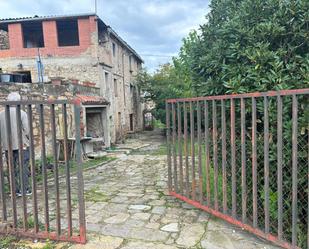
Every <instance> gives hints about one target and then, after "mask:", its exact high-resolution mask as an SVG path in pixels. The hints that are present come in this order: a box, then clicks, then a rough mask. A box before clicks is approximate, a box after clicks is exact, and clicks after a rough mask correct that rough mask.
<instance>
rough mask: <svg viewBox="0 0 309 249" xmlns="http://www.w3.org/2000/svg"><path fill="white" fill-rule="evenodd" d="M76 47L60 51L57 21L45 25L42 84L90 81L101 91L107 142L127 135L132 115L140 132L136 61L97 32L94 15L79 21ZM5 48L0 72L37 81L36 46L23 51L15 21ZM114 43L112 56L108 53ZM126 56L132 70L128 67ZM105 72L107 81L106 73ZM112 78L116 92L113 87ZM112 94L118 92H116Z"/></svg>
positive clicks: (106, 35)
mask: <svg viewBox="0 0 309 249" xmlns="http://www.w3.org/2000/svg"><path fill="white" fill-rule="evenodd" d="M78 26H79V39H80V45H79V46H70V47H59V46H58V43H57V39H56V38H57V33H56V31H57V30H56V21H54V20H50V21H44V22H43V33H44V45H45V47H44V48H40V55H41V59H42V63H43V67H44V82H48V81H50V79H51V78H54V77H62V78H65V79H78V80H79V81H81V82H91V83H94V84H95V85H96V86H97V87H99V88H100V89H101V91H100V94H101V96H103V97H105V98H106V99H107V100H108V101H109V102H110V106H109V107H108V114H107V115H108V118H109V126H110V127H109V128H110V136H111V142H112V143H115V142H116V141H117V140H120V139H121V140H122V139H123V138H124V137H125V135H126V133H128V132H129V131H130V116H131V115H133V124H134V125H133V131H138V130H141V129H142V127H143V126H142V120H143V117H142V109H143V104H142V103H141V102H140V96H139V94H138V89H137V87H136V86H134V84H133V83H134V77H135V75H136V74H137V72H138V70H139V69H140V67H141V62H140V61H139V59H138V58H136V56H135V55H134V54H132V52H131V51H130V50H129V49H128V47H126V46H125V45H124V44H123V43H122V42H121V41H119V40H118V39H117V37H115V36H113V35H111V34H109V33H108V31H107V30H105V31H104V32H105V33H102V32H101V31H100V32H101V33H100V32H99V29H98V25H97V20H96V17H94V16H90V17H89V18H81V19H79V20H78ZM9 34H10V35H12V36H10V43H11V44H12V46H11V48H10V49H9V50H2V51H0V68H2V70H3V72H25V71H28V72H29V71H30V72H31V78H32V82H38V70H37V55H38V50H37V49H36V48H23V44H22V29H21V24H20V23H15V24H9ZM113 43H114V44H115V45H116V53H115V55H114V54H113ZM130 58H131V66H130ZM106 72H107V73H108V80H107V81H106V78H105V73H106ZM114 79H115V80H116V89H115V84H114ZM116 90H117V93H116Z"/></svg>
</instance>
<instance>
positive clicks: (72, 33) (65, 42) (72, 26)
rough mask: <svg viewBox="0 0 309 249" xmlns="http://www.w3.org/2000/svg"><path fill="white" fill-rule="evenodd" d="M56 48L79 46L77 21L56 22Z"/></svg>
mask: <svg viewBox="0 0 309 249" xmlns="http://www.w3.org/2000/svg"><path fill="white" fill-rule="evenodd" d="M56 23H57V33H58V46H59V47H65V46H79V34H78V23H77V20H61V21H57V22H56Z"/></svg>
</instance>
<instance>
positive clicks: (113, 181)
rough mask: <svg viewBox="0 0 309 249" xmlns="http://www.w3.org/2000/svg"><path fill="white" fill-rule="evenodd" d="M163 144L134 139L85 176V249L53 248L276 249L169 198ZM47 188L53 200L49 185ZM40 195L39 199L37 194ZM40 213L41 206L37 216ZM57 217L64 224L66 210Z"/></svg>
mask: <svg viewBox="0 0 309 249" xmlns="http://www.w3.org/2000/svg"><path fill="white" fill-rule="evenodd" d="M163 142H164V138H163V137H162V135H161V133H160V132H148V133H142V134H139V135H136V137H135V138H131V139H128V140H127V141H126V143H125V144H124V145H122V146H119V149H121V151H122V152H126V153H120V154H115V155H114V156H115V157H117V160H114V161H112V162H109V163H107V164H105V165H102V166H100V167H97V168H95V169H92V170H89V171H86V172H84V181H85V201H86V220H87V239H88V243H87V244H86V245H70V244H63V243H61V244H58V245H57V248H71V249H116V248H117V249H118V248H121V249H148V248H149V249H150V248H151V249H176V248H196V249H200V248H206V249H219V248H225V249H227V248H231V249H233V248H237V249H242V248H243V249H257V248H260V249H262V248H275V247H273V246H271V245H269V243H267V242H265V241H262V240H259V239H258V238H256V237H255V236H253V235H250V234H248V233H246V232H245V231H242V230H241V229H239V228H236V227H233V226H231V225H229V224H227V223H225V222H223V221H221V220H219V219H216V218H214V217H211V216H209V215H208V214H207V213H205V212H203V211H200V210H198V209H195V208H194V207H192V206H190V205H188V204H186V203H183V202H181V201H178V200H177V199H175V198H173V197H170V196H168V193H167V183H166V180H167V168H166V156H165V155H164V153H165V151H164V149H162V147H161V146H162V144H163ZM49 185H50V186H49V189H50V194H51V195H52V194H53V193H54V191H53V182H52V181H51V182H50V184H49ZM76 186H77V183H76V177H75V178H74V177H73V178H72V192H73V198H72V202H73V208H74V210H73V219H74V220H73V224H74V227H78V225H77V224H78V220H77V218H78V209H77V198H76V191H77V187H76ZM60 191H61V196H62V198H61V207H65V205H66V198H64V196H65V181H64V179H62V180H61V181H60ZM74 193H75V194H74ZM38 194H39V196H40V199H42V192H41V189H39V193H38ZM50 198H51V201H50V205H49V207H50V212H51V214H50V218H51V219H52V221H51V226H52V227H55V215H53V214H52V213H53V212H54V211H55V202H54V200H52V199H53V198H52V197H50ZM29 201H30V200H29ZM20 205H21V203H20V200H19V206H20ZM42 211H43V209H42V206H41V205H40V212H41V213H42ZM29 212H31V208H30V207H29ZM61 213H62V216H63V218H65V208H63V209H62V211H61ZM39 218H40V221H41V222H43V216H42V215H40V216H39ZM65 227H66V225H65V219H62V228H65ZM28 244H29V243H27V245H28ZM40 245H44V244H42V243H35V244H31V243H30V246H31V247H32V248H39V247H40ZM23 248H26V247H23ZM42 248H44V247H42ZM48 248H49V247H48Z"/></svg>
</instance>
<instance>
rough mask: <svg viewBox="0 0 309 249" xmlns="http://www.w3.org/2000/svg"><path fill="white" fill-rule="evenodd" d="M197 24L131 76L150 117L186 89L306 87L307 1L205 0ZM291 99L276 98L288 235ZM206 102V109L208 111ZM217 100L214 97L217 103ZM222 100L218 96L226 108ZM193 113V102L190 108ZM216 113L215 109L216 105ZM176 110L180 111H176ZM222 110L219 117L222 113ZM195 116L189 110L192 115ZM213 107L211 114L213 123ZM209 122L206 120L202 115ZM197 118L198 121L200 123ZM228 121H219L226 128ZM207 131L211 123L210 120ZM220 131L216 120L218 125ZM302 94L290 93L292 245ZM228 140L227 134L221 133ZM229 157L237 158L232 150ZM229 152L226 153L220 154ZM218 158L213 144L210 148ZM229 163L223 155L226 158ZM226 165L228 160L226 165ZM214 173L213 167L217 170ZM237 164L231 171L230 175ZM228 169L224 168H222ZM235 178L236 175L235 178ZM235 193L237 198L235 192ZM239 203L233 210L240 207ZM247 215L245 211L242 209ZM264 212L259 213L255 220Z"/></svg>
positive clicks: (301, 187)
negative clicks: (171, 54)
mask: <svg viewBox="0 0 309 249" xmlns="http://www.w3.org/2000/svg"><path fill="white" fill-rule="evenodd" d="M210 8H211V11H210V13H209V14H208V15H207V17H206V19H207V21H205V24H203V25H201V27H200V29H199V30H196V31H192V32H191V33H190V35H189V36H188V37H187V38H185V39H184V41H183V45H182V47H181V50H180V53H179V56H178V57H176V58H174V59H173V62H172V64H168V65H163V66H161V67H160V68H159V69H158V70H157V71H156V72H155V73H154V74H153V75H149V74H147V73H146V72H145V71H144V72H142V73H141V74H140V75H139V77H138V78H137V82H138V84H140V86H141V87H142V89H144V90H145V91H146V92H147V93H148V95H147V96H146V98H148V99H151V100H153V101H154V102H155V104H156V111H155V113H154V115H155V117H156V118H157V119H159V120H161V121H162V122H163V123H164V122H165V100H166V99H168V98H180V97H191V96H208V95H223V94H232V93H248V92H257V91H259V92H264V91H269V90H283V89H300V88H308V87H309V1H307V0H298V1H278V0H257V1H251V0H237V1H235V0H212V1H211V4H210ZM250 102H251V101H249V102H248V103H246V106H247V108H246V114H245V123H246V134H245V137H246V139H247V146H246V147H247V151H246V165H247V172H248V175H247V182H248V186H250V188H248V210H251V209H252V189H251V186H252V175H251V174H250V172H251V170H252V169H251V167H252V164H251V161H252V158H251V154H252V151H251V144H250V140H251V130H252V107H251V103H250ZM291 103H292V100H291V98H290V97H285V98H283V134H282V139H283V165H282V167H283V195H284V196H283V198H284V200H283V220H284V227H283V230H284V231H283V232H284V235H285V237H284V238H285V239H286V240H288V241H290V240H291V213H292V212H291V210H292V207H291V199H292V191H291V190H292V156H291V155H292V104H291ZM263 104H264V103H263V100H262V101H257V121H258V124H257V144H258V148H257V150H258V155H259V158H258V162H257V163H258V165H257V167H258V188H259V190H258V192H259V197H258V202H259V203H258V205H259V212H261V213H262V212H263V205H264V192H263V185H264V179H263V177H264V173H263V167H264V164H263V160H264V153H263V141H264V127H263V122H264V105H263ZM211 106H212V105H211V103H210V111H209V113H210V116H211ZM217 106H218V108H220V103H218V105H217ZM229 108H230V106H229V103H228V101H227V102H226V110H229ZM193 110H194V111H195V113H196V107H194V109H193ZM268 111H269V127H270V131H269V133H270V136H269V146H270V148H269V162H270V172H269V175H270V183H271V186H270V223H271V224H270V226H271V232H272V233H276V231H277V230H276V229H277V212H278V204H277V201H278V200H277V196H278V193H277V142H278V137H277V103H276V99H275V98H273V99H269V108H268ZM218 113H219V111H218ZM182 117H183V113H182ZM236 117H237V119H236V127H237V130H236V132H237V133H238V134H237V137H236V141H235V142H236V146H237V148H238V150H239V148H240V145H241V141H240V137H239V138H238V135H239V130H240V123H239V122H240V121H239V118H238V117H240V105H239V103H236ZM229 119H230V117H229V113H228V112H227V113H226V120H229ZM194 120H195V122H196V114H195V116H194ZM219 120H220V115H219V114H218V123H219ZM210 123H211V122H210ZM203 126H204V124H202V129H204V127H203ZM229 130H230V126H229V124H227V131H228V132H229ZM209 131H210V134H212V129H211V128H210V130H209ZM218 131H219V132H220V127H218ZM308 133H309V98H308V97H307V96H299V97H298V154H297V155H298V196H297V197H298V203H297V204H298V225H297V232H298V245H299V246H300V247H305V243H306V236H308V235H307V233H306V231H307V229H306V227H307V226H308V224H307V223H308V192H307V189H308V179H307V174H308ZM227 142H228V144H227V148H228V149H229V148H230V144H229V143H230V141H229V140H228V141H227ZM237 155H238V156H237V165H238V166H239V165H240V164H241V161H240V154H237ZM228 159H230V155H228ZM218 160H219V161H220V160H222V159H221V157H220V151H219V152H218ZM227 163H229V162H227ZM228 166H229V165H228ZM219 173H220V172H219ZM240 173H241V172H239V171H238V172H237V174H238V177H239V174H240ZM228 177H229V176H228ZM237 185H238V186H239V185H240V182H239V181H238V180H237ZM237 198H238V199H237V201H241V195H238V197H237ZM240 211H241V210H240ZM248 218H249V219H251V217H248ZM263 220H264V217H259V222H260V223H259V226H260V227H263V226H264V224H263Z"/></svg>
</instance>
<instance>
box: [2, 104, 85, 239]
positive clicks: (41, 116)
mask: <svg viewBox="0 0 309 249" xmlns="http://www.w3.org/2000/svg"><path fill="white" fill-rule="evenodd" d="M0 108H2V109H4V113H3V115H5V124H1V125H2V127H3V125H4V126H5V127H6V132H7V134H6V137H7V141H4V140H2V139H3V134H1V132H3V130H0V138H1V143H0V151H1V157H0V197H1V205H0V209H1V220H0V223H4V224H6V230H1V231H0V233H2V234H5V235H7V234H12V235H16V236H21V237H28V238H38V239H51V240H59V241H69V242H78V243H85V242H86V222H85V204H84V183H83V173H82V156H81V145H80V139H81V134H80V111H81V108H80V102H79V101H73V102H70V101H66V100H53V101H5V102H0ZM68 108H70V110H71V112H70V117H74V119H73V123H74V128H75V144H76V145H75V150H76V153H75V154H76V162H77V183H75V184H76V185H77V186H76V187H77V193H76V195H77V198H78V210H79V211H78V214H79V217H78V219H79V226H78V227H75V228H74V227H73V222H72V208H73V207H72V194H73V193H72V189H71V186H72V182H71V176H72V174H71V172H70V167H71V163H70V158H69V156H68V149H69V148H68V118H69V117H68ZM24 111H25V112H26V115H25V112H24ZM14 113H16V117H14V116H12V115H15V114H14ZM0 115H1V114H0ZM61 115H62V117H61ZM46 116H47V117H48V116H49V119H46V118H45V117H46ZM25 118H26V119H27V120H25ZM34 118H35V120H36V122H37V124H36V128H37V132H36V134H34ZM12 120H13V121H14V122H16V124H15V123H12ZM47 120H48V121H47ZM61 120H62V121H63V134H62V135H63V141H64V153H63V156H64V161H65V163H64V165H63V167H64V172H65V183H64V184H65V196H62V193H61V189H60V181H59V171H58V170H59V167H60V164H59V162H58V153H59V152H58V149H57V139H58V137H59V136H60V135H61V134H59V126H57V124H56V123H61ZM57 121H59V122H57ZM25 126H28V129H29V131H28V134H27V135H28V139H29V146H28V147H29V164H30V167H29V170H30V175H31V177H29V179H28V180H29V181H30V182H29V185H28V187H29V186H31V189H32V197H31V200H30V198H28V197H27V196H26V190H27V189H26V183H25V181H26V180H27V177H24V175H25V174H26V172H27V171H28V168H27V165H25V154H24V150H25V147H24V144H25V140H24V137H25V134H24V133H25V132H26V131H25V129H26V128H25ZM12 127H16V130H15V128H12ZM38 133H39V134H38ZM13 134H17V140H18V150H16V149H15V148H13V141H12V135H13ZM1 135H2V136H1ZM46 138H48V139H49V141H51V146H49V144H46ZM36 141H39V142H38V143H39V144H37V143H36ZM4 142H5V143H6V144H7V148H4V147H2V144H3V143H4ZM48 146H49V147H48ZM36 147H40V150H41V155H40V156H41V157H40V166H41V172H39V171H38V167H37V166H38V165H37V162H36V160H35V158H36V157H35V148H36ZM13 149H14V150H13ZM48 151H52V158H53V181H54V188H55V189H54V191H49V186H48V182H49V180H51V179H50V178H49V176H48V172H47V153H48ZM3 154H5V155H6V159H7V160H6V162H7V166H8V174H9V180H8V181H7V182H6V180H5V177H4V163H5V161H3V160H2V159H3V156H2V155H3ZM16 155H17V157H18V158H16ZM17 162H18V163H17ZM17 165H18V167H19V168H16V167H17ZM17 171H19V178H20V179H19V178H18V179H15V174H16V172H17ZM39 174H41V177H42V182H38V177H39ZM30 178H31V180H30ZM16 180H17V181H16ZM15 182H17V183H18V184H19V185H18V186H16V184H15ZM6 186H9V187H8V188H7V187H6ZM17 187H19V190H20V191H21V201H19V198H18V199H17V198H16V188H17ZM39 189H40V192H41V193H42V194H41V195H40V196H38V190H39ZM8 190H9V192H10V200H9V199H8V198H7V194H8V193H7V191H8ZM53 193H55V199H53V196H52V195H53ZM62 197H64V198H65V199H66V208H65V210H66V212H65V213H66V219H65V218H64V217H62V216H61V214H62V213H61V209H62V208H63V207H61V202H60V198H62ZM53 201H55V210H54V213H55V222H56V224H55V226H54V225H52V222H51V221H52V219H51V212H52V211H53V209H50V206H49V205H50V203H52V202H53ZM30 203H31V204H30ZM28 208H29V209H28ZM41 211H42V214H41V213H40V212H41ZM30 216H32V217H33V226H32V227H29V218H30ZM42 219H43V220H44V221H43V220H42ZM62 222H64V223H65V222H66V223H65V227H66V228H64V227H62ZM42 226H43V227H44V228H41V227H42ZM77 230H78V232H77Z"/></svg>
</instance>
